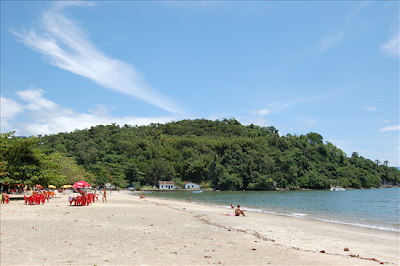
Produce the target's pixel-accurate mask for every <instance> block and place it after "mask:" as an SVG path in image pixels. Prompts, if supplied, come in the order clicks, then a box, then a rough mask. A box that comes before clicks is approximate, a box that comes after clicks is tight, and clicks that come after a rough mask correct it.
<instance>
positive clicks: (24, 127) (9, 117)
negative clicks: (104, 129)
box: [1, 88, 182, 136]
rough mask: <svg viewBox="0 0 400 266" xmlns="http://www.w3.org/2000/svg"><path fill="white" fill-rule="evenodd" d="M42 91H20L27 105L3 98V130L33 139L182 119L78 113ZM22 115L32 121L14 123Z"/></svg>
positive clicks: (104, 110) (100, 109)
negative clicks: (96, 128) (78, 131)
mask: <svg viewBox="0 0 400 266" xmlns="http://www.w3.org/2000/svg"><path fill="white" fill-rule="evenodd" d="M43 92H44V91H43V90H41V89H37V88H30V89H28V90H25V91H19V92H17V95H18V96H19V97H20V99H21V100H22V101H24V102H26V104H25V105H23V104H20V103H17V102H15V101H14V100H12V99H8V98H4V97H1V125H2V128H1V131H2V132H7V131H13V130H15V131H16V133H17V135H23V136H31V135H34V136H36V135H38V134H42V135H44V134H57V133H59V132H71V131H73V130H75V129H84V128H90V127H91V126H96V125H107V124H108V125H109V124H111V123H117V124H118V125H125V124H128V125H149V124H150V123H167V122H170V121H176V120H179V119H182V117H178V116H165V117H136V116H125V117H115V116H112V115H110V108H108V107H106V106H104V105H101V104H99V105H97V106H96V108H95V109H88V112H82V113H80V112H76V111H74V110H72V109H70V108H67V107H63V106H59V105H58V104H56V103H54V102H52V101H49V100H47V99H45V98H43ZM20 114H23V115H25V116H27V117H29V118H30V119H31V121H32V122H19V123H17V122H15V123H13V120H14V118H15V117H16V116H17V115H20Z"/></svg>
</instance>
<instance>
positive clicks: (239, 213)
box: [235, 205, 246, 216]
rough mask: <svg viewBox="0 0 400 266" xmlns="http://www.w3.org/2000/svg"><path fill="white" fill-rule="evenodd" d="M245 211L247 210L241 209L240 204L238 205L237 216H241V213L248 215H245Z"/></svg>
mask: <svg viewBox="0 0 400 266" xmlns="http://www.w3.org/2000/svg"><path fill="white" fill-rule="evenodd" d="M244 212H245V210H241V209H240V205H238V206H237V207H236V209H235V216H240V215H243V216H246V215H244Z"/></svg>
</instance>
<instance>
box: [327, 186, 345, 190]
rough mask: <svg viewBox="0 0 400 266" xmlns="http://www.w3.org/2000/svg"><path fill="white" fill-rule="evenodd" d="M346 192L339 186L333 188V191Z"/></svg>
mask: <svg viewBox="0 0 400 266" xmlns="http://www.w3.org/2000/svg"><path fill="white" fill-rule="evenodd" d="M345 190H346V189H345V188H342V187H339V186H336V187H331V191H345Z"/></svg>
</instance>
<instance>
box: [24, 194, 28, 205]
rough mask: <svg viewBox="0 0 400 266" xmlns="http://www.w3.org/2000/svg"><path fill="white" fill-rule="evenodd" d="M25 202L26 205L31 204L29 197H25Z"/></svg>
mask: <svg viewBox="0 0 400 266" xmlns="http://www.w3.org/2000/svg"><path fill="white" fill-rule="evenodd" d="M24 200H25V205H28V203H29V197H27V196H25V195H24Z"/></svg>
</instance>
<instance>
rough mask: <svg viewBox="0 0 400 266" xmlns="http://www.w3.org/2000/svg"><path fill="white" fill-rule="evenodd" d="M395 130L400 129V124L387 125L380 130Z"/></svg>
mask: <svg viewBox="0 0 400 266" xmlns="http://www.w3.org/2000/svg"><path fill="white" fill-rule="evenodd" d="M394 130H400V125H395V126H387V127H384V128H382V129H380V130H379V131H394Z"/></svg>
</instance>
